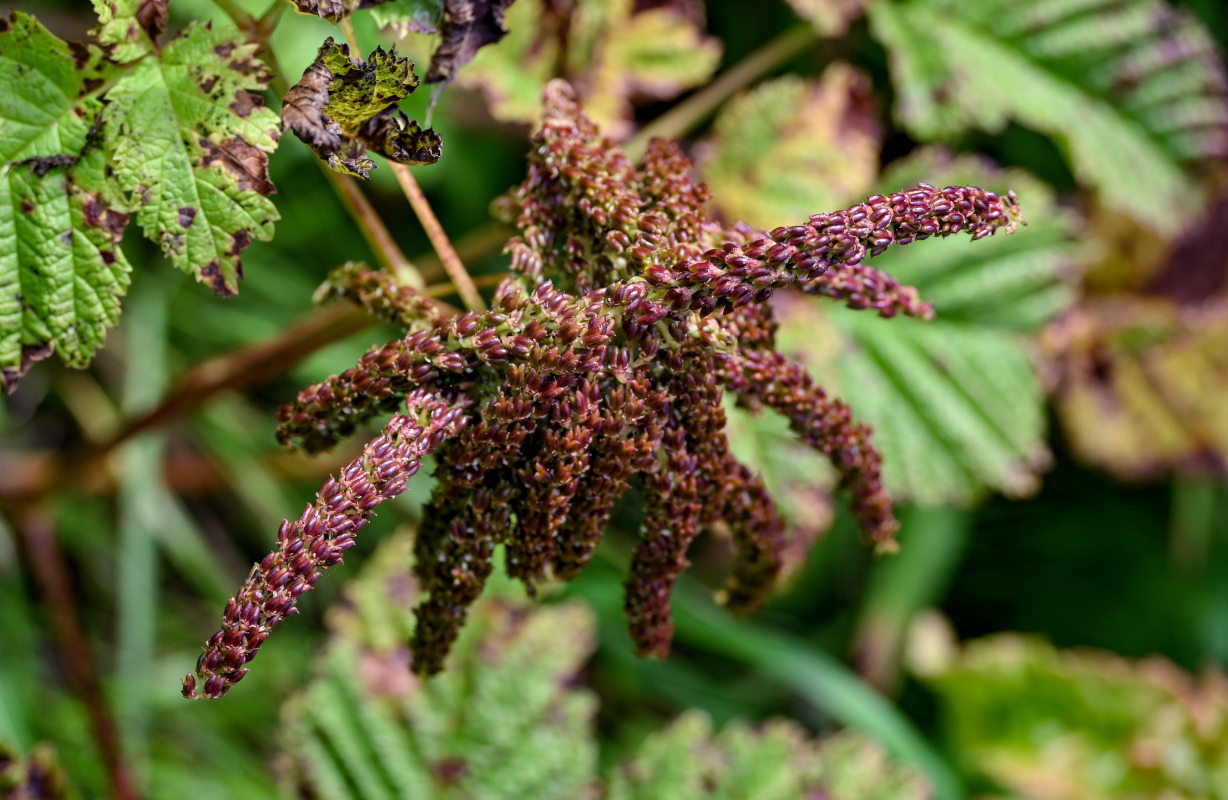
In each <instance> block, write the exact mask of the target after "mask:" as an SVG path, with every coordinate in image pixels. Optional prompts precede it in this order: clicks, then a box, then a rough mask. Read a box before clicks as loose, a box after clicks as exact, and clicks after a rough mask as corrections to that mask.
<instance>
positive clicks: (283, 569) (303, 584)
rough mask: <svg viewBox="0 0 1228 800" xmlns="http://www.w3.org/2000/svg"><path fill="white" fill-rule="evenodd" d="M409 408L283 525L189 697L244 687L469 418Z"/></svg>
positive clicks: (423, 402)
mask: <svg viewBox="0 0 1228 800" xmlns="http://www.w3.org/2000/svg"><path fill="white" fill-rule="evenodd" d="M407 402H408V405H409V408H410V409H411V412H415V411H416V413H411V414H409V415H397V416H396V417H394V418H393V419H392V420H391V421H390V422H389V424H388V425H387V426H386V427H385V429H384V431H383V433H381V434H380V435H379V436H378V437H376V438H375V439H373V440H372V441H370V442H368V443H367V445H366V447H364V448H363V453H362V456H360V457H359V458H357V459H355V460H353V461H351V462H350V463H349V464H347V465H346V466H345V467H344V468H343V469H342V470H341V471H340V473H339V474H338V475H337V476H336V477H330V478H329V479H328V481H327V482H326V483H325V484H324V486H323V487H321V489H320V491H319V493H318V494H317V495H316V501H315V503H313V504H311V505H308V506H307V507H306V508H305V509H304V510H303V513H302V514H301V515H300V516H299V518H298V519H297V520H294V521H293V522H292V521H290V520H285V521H283V522H282V524H281V528H280V530H279V531H278V534H277V549H276V550H275V551H273V552H271V553H269V554H268V555H267V556H265V557H264V560H263V561H261V562H260V563H259V564H257V565H255V566H253V567H252V569H251V572H250V573H249V574H248V577H247V581H246V582H245V583H244V584H243V587H242V588H241V589H240V590H239V592H238V593H237V594H236V595H234V596H233V597H231V598H230V600H229V601H228V602H227V604H226V610H225V611H224V612H223V614H222V627H221V629H220V630H218V631H217V632H216V633H215V634H213V636H212V637H210V639H209V641H208V642H206V644H205V651H204V652H203V653H201V655H200V658H199V659H198V660H197V663H196V672H197V674H198V675H199V676H200V678H199V680H198V678H197V675H193V674H189V675H188V676H187V677H185V678H184V681H183V695H184V697H188V698H196V697H209V698H214V697H221V696H222V695H224V694H225V693H226V692H227V690H229V689H230V687H231V686H233V685H234V684H236V683H238V682H239V681H240V680H242V679H243V676H244V675H246V674H247V669H248V668H247V666H246V665H247V663H248V662H250V661H251V660H252V659H253V658H255V657H256V653H257V652H258V651H259V649H260V646H261V645H262V644H263V643H264V641H265V639H267V638H268V636H269V632H270V631H271V630H272V628H273V627H274V626H276V625H277V624H278V623H279V622H281V621H282V620H284V619H285V618H286V617H288V616H291V615H292V614H295V613H297V611H298V609H297V608H296V604H297V602H298V598H299V596H300V595H302V594H304V593H305V592H307V591H308V590H310V589H311V588H312V587H313V586H314V585H315V583H316V581H317V580H318V579H319V578H320V575H321V574H323V571H324V570H325V569H327V568H328V567H331V566H333V565H335V564H339V563H341V560H342V557H343V555H344V554H345V551H346V550H348V549H350V548H351V547H353V546H354V535H355V534H356V533H357V532H358V530H359V529H361V528H362V527H363V526H364V525H366V524H367V522H368V521H369V520H370V519H371V516H372V515H373V512H374V511H375V508H376V506H378V505H379V504H380V503H383V502H384V501H385V500H389V499H391V498H393V497H396V496H397V495H398V494H400V493H401V492H403V491H404V490H405V483H406V481H407V480H409V479H410V478H412V477H413V476H414V475H415V474H416V473H417V472H418V469H419V467H420V466H421V464H422V458H423V457H424V456H425V455H426V454H427V453H431V452H434V451H435V450H437V449H439V447H440V445H442V444H443V442H444V440H445V439H446V438H447V437H449V436H451V435H452V434H453V433H455V431H456V430H457V429H458V428H459V427H460V426H461V425H463V424H464V422H465V421H466V419H467V417H466V416H465V413H464V409H463V408H461V407H459V406H450V405H448V404H446V403H443V402H442V401H439V400H437V399H435V398H433V397H431V396H430V395H429V394H427V393H425V392H422V391H417V392H415V393H413V394H411V395H410V397H409V398H408V399H407ZM198 687H199V688H198Z"/></svg>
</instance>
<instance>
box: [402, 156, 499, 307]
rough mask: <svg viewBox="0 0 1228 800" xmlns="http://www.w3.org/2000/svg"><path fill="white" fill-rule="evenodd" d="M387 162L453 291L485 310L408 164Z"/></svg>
mask: <svg viewBox="0 0 1228 800" xmlns="http://www.w3.org/2000/svg"><path fill="white" fill-rule="evenodd" d="M388 163H389V165H390V166H391V167H392V171H393V173H394V174H395V175H396V176H397V182H398V183H400V184H401V190H402V191H403V192H405V198H406V199H407V200H409V205H410V206H411V207H412V208H413V210H414V213H415V214H417V215H418V220H419V221H420V222H421V223H422V227H423V228H424V229H425V230H426V236H427V238H428V239H430V240H431V246H433V247H434V248H435V253H436V254H438V256H439V260H440V262H441V263H442V264H443V268H444V271H446V272H447V273H448V278H450V279H451V281H452V283H453V284H454V285H455V286H456V290H457V292H458V293H459V294H460V296H461V300H463V301H464V303H465V307H466V308H468V309H469V310H470V311H484V310H485V309H486V303H485V301H483V300H482V295H480V294H478V290H477V287H476V286H474V285H473V279H472V278H470V277H469V273H468V272H467V271H466V270H465V265H464V263H462V262H461V260H460V256H459V255H457V254H456V249H455V248H453V247H452V242H451V241H450V240H449V239H448V234H446V233H445V232H444V230H443V226H442V225H440V224H439V218H438V217H436V216H435V212H434V211H432V210H431V204H430V203H428V202H427V200H426V195H424V194H423V193H422V189H421V188H420V187H419V186H418V182H417V181H416V180H414V176H413V174H412V173H411V172H410V171H409V167H407V166H405V165H404V164H397V163H395V162H391V161H390V162H388Z"/></svg>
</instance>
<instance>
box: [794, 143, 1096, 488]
mask: <svg viewBox="0 0 1228 800" xmlns="http://www.w3.org/2000/svg"><path fill="white" fill-rule="evenodd" d="M922 176H925V177H928V178H929V179H930V180H936V181H939V182H940V184H948V183H949V184H960V185H964V184H975V185H980V186H986V187H989V188H996V189H999V190H1001V191H1006V190H1007V189H1008V188H1015V189H1017V190H1018V191H1019V192H1020V198H1021V203H1022V204H1023V206H1024V208H1025V209H1026V211H1025V215H1026V216H1027V217H1028V219H1029V221H1030V225H1029V227H1028V228H1026V229H1025V230H1024V231H1022V235H1019V236H1012V237H1001V236H995V237H991V238H990V239H987V240H985V241H983V242H977V247H976V248H969V247H961V245H966V244H967V242H966V241H959V240H955V239H949V240H942V241H934V242H926V243H925V245H924V246H923V247H912V246H908V247H900V248H894V249H893V251H892V252H888V253H885V254H883V255H882V256H880V257H879V258H877V259H875V261H874V264H875V266H877V267H879V268H881V269H883V270H885V271H886V272H888V273H890V274H892V275H894V276H895V277H897V278H898V279H899V280H900V281H901V282H902V283H904V284H908V285H913V286H916V287H917V288H918V289H919V290H920V292H921V297H922V298H924V299H925V300H927V301H929V302H930V303H932V304H933V306H934V308H935V311H936V312H937V318H936V319H935V320H934V321H932V322H923V321H920V320H916V319H911V318H897V319H892V320H883V319H881V318H879V317H877V316H874V315H872V314H870V313H867V312H861V311H851V310H849V309H845V308H837V309H830V308H825V309H823V311H822V313H823V314H825V315H826V316H828V317H829V318H830V319H831V320H832V321H833V322H834V324H835V326H836V327H837V329H838V330H839V331H840V332H841V334H842V336H841V337H840V338H839V339H838V344H836V345H835V346H834V347H833V346H832V345H830V344H827V345H824V341H830V340H822V339H816V338H815V337H814V336H812V335H811V334H810V330H811V326H810V324H809V323H808V322H806V319H807V317H806V314H812V313H814V312H813V311H812V310H810V309H811V307H812V306H813V303H812V302H810V301H800V300H798V299H797V298H795V297H789V298H785V300H784V302H782V304H781V310H782V321H783V324H782V330H781V335H780V344H781V349H782V350H783V351H784V352H786V353H789V354H791V355H793V356H794V357H796V358H798V359H799V360H800V361H802V362H803V363H804V364H806V365H807V366H808V367H809V368H810V370H811V371H812V372H813V373H814V374H815V376H816V377H817V378H818V379H819V382H820V383H822V384H823V385H825V386H830V387H831V388H832V390H833V391H834V392H835V393H836V394H838V395H839V396H841V397H843V398H844V399H845V400H847V401H848V403H849V405H850V406H851V407H852V408H853V409H854V411H855V415H856V416H857V418H858V419H861V420H864V421H865V422H867V423H869V424H870V425H871V426H872V427H873V428H874V442H875V444H876V445H877V446H878V447H879V448H880V449H881V450H882V452H883V480H884V482H885V483H886V485H887V486H888V488H889V489H890V490H891V492H892V493H893V494H894V495H895V496H897V497H899V498H902V499H909V500H915V501H919V502H923V503H949V502H961V503H962V502H968V501H971V500H973V499H974V498H976V497H977V496H979V495H981V494H983V493H984V492H985V491H986V490H994V491H999V492H1003V493H1005V494H1008V495H1012V496H1017V495H1022V494H1027V493H1029V492H1031V491H1034V490H1035V488H1036V487H1037V485H1038V482H1039V473H1040V471H1041V470H1042V469H1044V468H1045V467H1046V466H1047V465H1048V462H1049V460H1050V456H1049V451H1048V448H1047V446H1046V443H1045V441H1046V440H1045V412H1044V392H1043V387H1042V385H1041V381H1040V378H1039V376H1038V374H1037V366H1036V354H1035V352H1034V351H1035V349H1036V348H1035V341H1034V339H1035V337H1036V335H1037V333H1038V329H1039V327H1040V326H1041V325H1042V324H1043V323H1044V322H1046V321H1047V320H1048V319H1050V318H1051V317H1053V316H1054V315H1055V314H1056V313H1057V312H1059V311H1060V310H1062V309H1063V308H1064V307H1066V306H1067V305H1068V304H1069V302H1070V301H1071V299H1072V291H1071V289H1070V288H1069V287H1068V286H1067V285H1066V283H1065V282H1064V280H1063V275H1064V274H1066V273H1067V272H1069V271H1070V269H1071V268H1072V266H1073V265H1075V264H1077V263H1078V262H1079V260H1080V259H1081V258H1082V249H1081V248H1080V246H1079V245H1077V244H1075V243H1074V242H1072V240H1071V238H1070V220H1069V219H1068V218H1066V217H1065V216H1063V215H1062V214H1060V213H1059V212H1058V211H1057V210H1056V209H1055V208H1054V206H1053V198H1052V195H1051V193H1050V192H1049V191H1048V190H1047V189H1046V188H1045V187H1044V185H1043V184H1041V183H1040V182H1038V181H1036V180H1035V179H1034V178H1031V177H1030V176H1028V175H1026V174H1024V173H1021V172H1015V171H1005V172H1003V171H998V170H994V169H992V168H990V167H989V166H988V165H987V164H986V163H985V162H983V161H980V160H977V159H975V158H962V159H958V160H955V161H950V160H948V159H946V158H945V157H944V156H942V155H941V154H939V153H937V152H932V151H923V152H921V153H919V154H917V155H915V156H913V157H912V158H910V159H908V160H907V161H906V162H903V163H901V164H898V165H896V166H895V167H894V168H892V169H890V170H888V172H887V174H886V175H885V176H884V178H883V179H882V180H881V181H880V186H881V187H882V188H883V189H884V190H896V189H899V187H901V186H905V185H909V184H912V183H916V181H917V180H918V179H919V178H920V177H922ZM974 250H975V252H974ZM798 306H801V307H804V308H806V309H807V311H806V312H805V313H804V314H802V315H801V316H799V312H797V311H796V310H791V309H795V307H798ZM792 320H796V321H798V322H801V323H802V324H800V325H799V324H795V322H794V321H792Z"/></svg>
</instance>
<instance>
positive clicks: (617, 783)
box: [606, 711, 930, 800]
mask: <svg viewBox="0 0 1228 800" xmlns="http://www.w3.org/2000/svg"><path fill="white" fill-rule="evenodd" d="M929 796H930V793H929V791H928V789H927V788H926V784H925V781H924V780H923V779H922V778H921V777H920V776H919V775H917V774H916V773H914V772H912V771H911V770H908V769H904V768H901V767H899V766H896V765H894V764H892V763H891V762H890V761H889V760H888V759H887V757H886V756H885V754H884V753H883V751H882V749H881V748H879V747H878V746H876V745H874V744H873V743H871V742H870V741H869V740H867V739H865V738H864V737H861V736H857V735H853V734H848V733H844V734H840V735H838V736H833V737H830V738H828V739H826V740H822V741H815V740H814V739H811V738H809V737H808V736H807V734H806V732H805V731H804V730H802V729H801V728H800V727H799V726H797V725H796V724H794V723H792V722H788V721H785V720H774V721H770V722H767V723H765V724H763V725H762V726H760V727H758V728H757V729H756V728H752V727H751V726H749V725H747V724H746V723H744V722H740V721H734V722H731V723H729V724H728V725H726V726H725V727H724V728H723V729H722V730H721V731H719V732H717V731H715V730H713V726H712V722H711V720H709V719H708V717H707V715H706V714H704V713H703V712H699V711H689V712H686V713H684V714H683V715H682V716H680V717H679V718H678V719H677V720H675V721H674V722H673V723H672V724H670V725H669V727H667V728H666V729H665V730H663V731H661V732H659V733H656V734H654V735H652V736H650V737H649V738H648V739H647V740H646V741H645V742H644V743H643V744H642V745H641V746H640V747H639V748H638V750H637V752H636V753H635V755H634V756H633V757H632V758H631V759H630V760H629V761H628V762H626V763H625V764H623V765H622V766H621V767H619V768H618V769H617V770H616V771H615V773H614V775H613V776H612V780H611V782H610V785H609V791H608V793H607V794H606V797H607V800H672V799H673V798H706V799H707V800H776V799H777V798H797V799H798V800H801V798H808V797H823V798H828V800H861V799H862V798H876V800H925V799H926V798H928V797H929Z"/></svg>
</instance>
